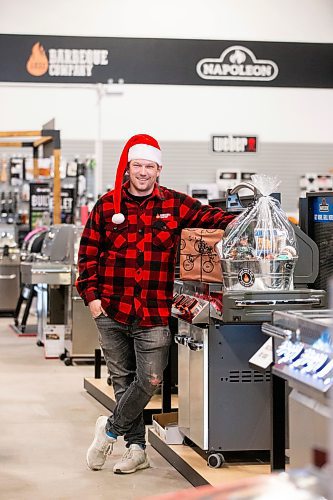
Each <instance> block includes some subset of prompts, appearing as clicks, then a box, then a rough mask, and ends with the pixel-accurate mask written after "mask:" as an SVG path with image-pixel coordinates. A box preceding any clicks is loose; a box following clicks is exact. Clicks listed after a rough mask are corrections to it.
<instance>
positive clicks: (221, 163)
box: [1, 140, 333, 212]
mask: <svg viewBox="0 0 333 500" xmlns="http://www.w3.org/2000/svg"><path fill="white" fill-rule="evenodd" d="M123 145H124V142H122V141H104V143H103V179H102V182H103V184H102V185H103V186H104V187H105V190H106V189H107V188H108V187H111V188H112V187H113V184H114V179H115V171H116V166H117V165H118V160H119V156H120V154H121V151H122V148H123ZM160 145H161V148H162V153H163V172H162V174H161V184H162V185H164V186H168V187H170V188H173V189H176V190H178V191H184V192H187V184H189V183H200V182H203V183H205V182H215V172H216V169H218V168H225V169H226V170H229V169H240V170H244V171H256V172H258V173H265V174H274V175H276V176H278V177H279V178H280V179H281V193H282V206H283V208H284V210H286V211H288V212H294V211H296V210H297V205H298V198H299V194H300V188H299V181H300V177H301V175H302V174H304V173H306V172H314V173H328V171H329V170H330V169H332V168H333V144H301V143H299V144H296V143H295V144H292V143H266V144H260V143H259V152H258V153H257V154H254V155H250V154H249V155H247V154H244V155H241V154H234V155H232V154H217V153H212V152H211V151H210V143H209V142H208V141H207V143H206V142H190V141H188V142H176V141H173V142H171V141H170V142H161V143H160ZM14 151H16V152H19V153H21V154H27V153H28V151H27V150H26V149H25V150H24V149H20V150H13V151H12V150H11V151H9V150H3V151H2V152H4V153H6V154H8V155H9V154H11V153H13V152H14ZM2 152H1V153H2ZM93 153H94V141H79V140H75V141H74V140H73V141H69V140H65V141H62V155H63V157H64V158H66V159H67V160H72V159H74V158H75V156H76V155H78V156H79V157H80V158H81V159H82V160H84V159H85V157H86V156H91V155H92V154H93Z"/></svg>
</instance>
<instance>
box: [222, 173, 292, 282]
mask: <svg viewBox="0 0 333 500" xmlns="http://www.w3.org/2000/svg"><path fill="white" fill-rule="evenodd" d="M251 181H252V183H246V186H245V184H244V183H243V184H241V185H239V186H237V187H236V188H234V189H233V192H237V188H239V189H240V188H242V187H247V188H250V189H251V190H252V191H253V193H254V201H253V203H252V204H251V205H250V206H249V207H248V208H247V209H246V210H244V211H243V212H242V213H241V214H240V215H239V216H238V217H236V218H235V219H234V220H233V221H232V222H231V223H230V224H229V225H228V227H227V228H226V231H225V234H224V239H223V241H222V242H221V245H219V253H220V255H221V265H222V274H223V281H224V286H225V288H226V289H228V290H245V289H250V290H290V289H292V288H293V273H294V269H295V265H296V262H297V258H298V250H297V242H296V237H295V232H294V229H293V227H292V225H291V223H290V222H289V221H288V218H287V215H286V214H285V213H284V212H283V210H282V209H281V206H280V203H279V202H278V201H277V200H276V199H275V198H273V197H272V196H270V194H271V193H275V192H277V188H278V186H279V184H280V182H279V181H278V180H277V178H276V177H268V176H266V175H253V176H252V177H251ZM239 189H238V190H239Z"/></svg>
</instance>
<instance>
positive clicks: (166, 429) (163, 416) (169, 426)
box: [153, 412, 184, 444]
mask: <svg viewBox="0 0 333 500" xmlns="http://www.w3.org/2000/svg"><path fill="white" fill-rule="evenodd" d="M153 428H154V431H155V432H156V434H157V435H158V436H159V437H160V438H161V439H163V441H165V443H166V444H182V443H183V440H184V436H183V434H182V433H181V432H180V430H179V427H178V412H170V413H157V414H155V415H153Z"/></svg>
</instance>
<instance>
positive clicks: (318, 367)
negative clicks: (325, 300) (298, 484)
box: [263, 309, 333, 468]
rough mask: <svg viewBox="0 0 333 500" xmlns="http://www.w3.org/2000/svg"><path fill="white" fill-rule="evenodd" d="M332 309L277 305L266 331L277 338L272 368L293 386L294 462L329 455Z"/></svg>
mask: <svg viewBox="0 0 333 500" xmlns="http://www.w3.org/2000/svg"><path fill="white" fill-rule="evenodd" d="M332 323H333V310H330V309H324V310H316V311H314V310H312V311H310V310H301V311H286V312H283V311H276V312H274V313H273V320H272V323H271V324H268V323H264V324H263V332H264V333H266V334H268V335H270V336H271V337H272V339H273V353H274V365H273V368H272V370H273V373H274V374H275V375H277V376H278V377H280V378H281V379H283V380H285V381H286V382H287V384H288V386H289V397H288V402H289V404H288V421H289V429H290V433H289V448H290V450H289V452H290V466H291V467H292V468H303V467H306V466H308V465H310V464H314V465H317V466H322V465H323V464H324V463H325V462H326V460H327V447H328V443H329V435H330V425H331V411H332V410H331V408H330V398H329V395H330V392H331V391H332V387H333V341H332V337H331V334H330V331H329V329H330V328H331V325H332Z"/></svg>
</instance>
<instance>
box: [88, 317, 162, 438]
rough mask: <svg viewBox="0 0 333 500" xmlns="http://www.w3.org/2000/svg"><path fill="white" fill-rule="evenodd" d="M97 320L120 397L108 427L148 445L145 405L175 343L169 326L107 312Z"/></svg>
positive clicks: (159, 382) (116, 394)
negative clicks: (139, 322)
mask: <svg viewBox="0 0 333 500" xmlns="http://www.w3.org/2000/svg"><path fill="white" fill-rule="evenodd" d="M95 321H96V324H97V327H98V330H99V334H100V335H99V340H100V344H101V348H102V350H103V354H104V358H105V362H106V365H107V367H108V370H109V372H110V375H111V381H112V385H113V389H114V394H115V398H116V407H115V409H114V412H113V414H112V415H111V416H110V417H109V419H108V422H107V425H106V430H107V431H110V432H112V433H113V434H116V435H117V436H124V439H125V441H126V442H127V446H129V445H131V444H140V445H143V446H145V424H144V421H143V409H144V407H145V406H146V405H147V403H148V402H149V401H150V399H151V397H152V395H153V394H154V392H155V391H156V388H157V387H158V386H159V385H160V384H161V382H162V380H163V371H164V369H165V367H166V365H167V362H168V352H169V346H170V344H171V334H170V330H169V327H168V326H157V327H152V328H143V327H140V326H138V325H123V324H121V323H118V322H117V321H114V320H113V319H111V318H109V317H108V316H104V315H101V316H98V318H96V319H95Z"/></svg>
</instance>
